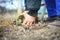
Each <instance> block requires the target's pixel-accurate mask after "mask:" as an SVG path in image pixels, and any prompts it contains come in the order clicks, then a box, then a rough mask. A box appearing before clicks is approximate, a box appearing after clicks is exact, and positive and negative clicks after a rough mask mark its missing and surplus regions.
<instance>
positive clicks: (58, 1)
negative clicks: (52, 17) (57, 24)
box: [55, 0, 60, 16]
mask: <svg viewBox="0 0 60 40" xmlns="http://www.w3.org/2000/svg"><path fill="white" fill-rule="evenodd" d="M55 2H56V11H57V16H60V0H55Z"/></svg>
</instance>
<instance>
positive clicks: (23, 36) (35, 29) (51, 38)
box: [0, 19, 60, 40]
mask: <svg viewBox="0 0 60 40" xmlns="http://www.w3.org/2000/svg"><path fill="white" fill-rule="evenodd" d="M1 20H2V19H1ZM4 20H5V19H4ZM4 20H3V21H0V24H1V25H2V26H1V25H0V40H60V27H55V28H49V27H47V25H48V23H41V22H38V23H37V24H33V25H32V26H24V25H21V24H20V25H18V26H16V25H15V24H10V23H9V24H8V21H7V20H6V22H7V24H8V25H6V23H5V25H3V23H2V22H5V21H4ZM9 22H11V20H10V21H9Z"/></svg>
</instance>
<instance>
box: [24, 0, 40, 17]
mask: <svg viewBox="0 0 60 40" xmlns="http://www.w3.org/2000/svg"><path fill="white" fill-rule="evenodd" d="M40 5H41V0H25V10H29V12H28V14H29V15H31V16H34V17H35V16H37V11H38V10H39V8H40Z"/></svg>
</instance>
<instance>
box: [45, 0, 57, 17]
mask: <svg viewBox="0 0 60 40" xmlns="http://www.w3.org/2000/svg"><path fill="white" fill-rule="evenodd" d="M55 2H56V1H55V0H45V3H46V7H47V11H48V17H51V16H55V15H57V13H56V3H55Z"/></svg>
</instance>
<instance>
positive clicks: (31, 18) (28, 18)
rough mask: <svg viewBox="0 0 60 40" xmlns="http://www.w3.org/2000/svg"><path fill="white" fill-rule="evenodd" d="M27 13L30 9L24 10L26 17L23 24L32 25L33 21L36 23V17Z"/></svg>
mask: <svg viewBox="0 0 60 40" xmlns="http://www.w3.org/2000/svg"><path fill="white" fill-rule="evenodd" d="M27 13H28V11H25V12H24V17H25V19H24V21H23V25H26V26H31V25H32V24H33V23H35V19H36V17H33V16H30V15H28V14H27Z"/></svg>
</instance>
